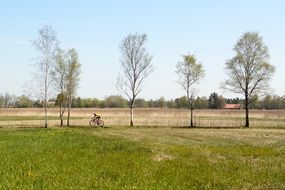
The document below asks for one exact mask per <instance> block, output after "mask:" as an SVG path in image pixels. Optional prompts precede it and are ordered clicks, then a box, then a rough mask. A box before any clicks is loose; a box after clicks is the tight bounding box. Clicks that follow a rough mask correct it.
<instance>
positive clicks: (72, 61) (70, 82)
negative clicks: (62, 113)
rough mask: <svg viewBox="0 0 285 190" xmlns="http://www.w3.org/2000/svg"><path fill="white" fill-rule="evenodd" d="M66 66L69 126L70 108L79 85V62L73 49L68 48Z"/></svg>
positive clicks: (68, 118)
mask: <svg viewBox="0 0 285 190" xmlns="http://www.w3.org/2000/svg"><path fill="white" fill-rule="evenodd" d="M67 57H68V58H67V67H66V69H67V70H66V77H65V80H66V100H67V106H68V113H67V114H68V115H67V126H69V120H70V109H71V104H72V100H73V98H74V95H75V94H76V90H77V88H78V85H79V75H80V72H81V69H80V68H81V64H80V62H79V58H78V54H77V51H76V50H75V49H70V50H69V51H68V55H67Z"/></svg>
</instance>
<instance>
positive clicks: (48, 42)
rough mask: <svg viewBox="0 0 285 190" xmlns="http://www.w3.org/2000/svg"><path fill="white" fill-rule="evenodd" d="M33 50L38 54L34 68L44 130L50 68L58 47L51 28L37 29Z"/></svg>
mask: <svg viewBox="0 0 285 190" xmlns="http://www.w3.org/2000/svg"><path fill="white" fill-rule="evenodd" d="M33 45H34V47H35V50H36V51H37V52H38V53H39V56H38V57H37V62H36V66H37V69H38V72H37V78H38V80H37V81H38V82H39V86H40V88H39V90H40V96H41V98H42V99H43V104H44V109H45V128H47V126H48V124H47V107H48V96H49V88H50V86H51V84H52V79H53V77H52V68H53V66H54V61H55V59H54V58H55V51H56V49H57V46H58V40H57V38H56V33H55V31H54V30H53V29H52V27H51V26H48V25H45V26H43V27H42V28H40V29H39V37H38V39H36V40H35V41H33Z"/></svg>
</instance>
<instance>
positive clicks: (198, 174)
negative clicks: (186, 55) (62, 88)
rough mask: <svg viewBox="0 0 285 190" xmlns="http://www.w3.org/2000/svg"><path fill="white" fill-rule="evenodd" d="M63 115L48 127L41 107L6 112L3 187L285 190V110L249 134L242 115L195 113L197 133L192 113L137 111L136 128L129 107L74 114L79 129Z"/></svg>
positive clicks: (269, 114) (255, 119) (0, 164)
mask: <svg viewBox="0 0 285 190" xmlns="http://www.w3.org/2000/svg"><path fill="white" fill-rule="evenodd" d="M57 111H58V110H57V109H50V110H49V124H50V126H49V128H47V129H45V128H42V126H43V125H42V122H43V121H42V119H43V112H42V110H41V109H0V152H1V154H0V189H187V190H188V189H190V190H191V189H260V190H261V189H262V190H263V189H268V190H269V189H270V190H271V189H285V164H284V163H285V130H284V126H285V125H284V124H283V122H284V119H285V118H284V117H285V115H284V111H254V112H252V114H251V117H252V118H251V119H252V123H254V124H255V125H254V126H253V127H251V128H249V129H244V128H241V126H242V125H241V124H242V121H243V111H242V110H232V111H227V110H195V114H196V116H195V122H200V124H201V125H200V127H196V128H192V129H190V128H187V127H186V126H187V125H188V123H189V121H188V120H189V119H188V116H189V115H188V114H189V113H188V110H171V109H137V110H136V112H135V114H136V115H135V122H136V125H137V126H135V127H128V126H126V125H127V124H128V113H129V112H128V110H127V109H73V110H72V118H71V119H72V120H71V121H72V122H71V124H72V126H71V127H58V123H59V120H58V116H57ZM93 112H97V113H99V114H100V115H101V116H102V118H103V119H104V120H105V124H106V126H105V127H104V128H101V127H90V126H88V121H89V120H90V118H91V117H92V113H93ZM201 122H204V123H201ZM223 122H225V123H226V124H225V125H219V123H223ZM260 122H262V123H263V125H260V126H258V123H260ZM266 122H267V123H266ZM196 124H197V123H196ZM202 124H203V125H202Z"/></svg>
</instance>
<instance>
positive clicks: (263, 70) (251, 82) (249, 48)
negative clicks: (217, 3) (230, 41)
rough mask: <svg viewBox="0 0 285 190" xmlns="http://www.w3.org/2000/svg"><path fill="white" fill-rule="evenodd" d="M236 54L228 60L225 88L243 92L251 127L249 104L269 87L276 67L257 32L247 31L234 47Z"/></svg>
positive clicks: (247, 125)
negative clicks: (255, 96) (270, 62)
mask: <svg viewBox="0 0 285 190" xmlns="http://www.w3.org/2000/svg"><path fill="white" fill-rule="evenodd" d="M233 50H234V52H235V56H234V57H233V58H232V59H230V60H228V61H227V62H226V67H225V70H226V73H227V74H228V79H226V80H225V82H224V84H223V88H225V89H226V90H229V91H231V92H234V93H238V94H242V95H243V96H244V100H245V127H249V104H250V99H251V97H252V96H253V95H254V94H258V93H261V92H264V90H267V89H269V85H268V82H269V80H270V79H271V77H272V75H273V73H274V71H275V68H274V66H273V65H271V64H269V58H270V56H269V53H268V48H267V47H266V46H265V44H264V42H263V39H262V37H261V36H259V34H258V33H256V32H246V33H244V34H243V35H242V36H241V38H240V39H239V40H238V41H237V43H236V44H235V46H234V48H233Z"/></svg>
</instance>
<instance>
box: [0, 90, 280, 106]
mask: <svg viewBox="0 0 285 190" xmlns="http://www.w3.org/2000/svg"><path fill="white" fill-rule="evenodd" d="M225 104H240V105H241V108H243V107H244V106H243V104H244V101H243V100H242V99H239V98H232V99H226V98H224V97H223V96H219V95H218V94H217V93H212V94H211V95H210V96H209V97H197V98H196V100H195V105H194V106H195V108H196V109H223V108H224V105H225ZM58 105H59V104H58V101H57V99H56V98H55V99H50V100H49V107H57V106H58ZM188 106H189V104H188V100H187V98H186V96H182V97H179V98H176V99H171V100H166V99H165V98H164V97H161V98H159V99H154V100H152V99H150V100H145V99H141V98H138V99H136V101H135V107H137V108H178V109H179V108H188ZM0 107H1V108H41V107H43V103H42V102H41V101H40V100H32V99H30V98H28V97H27V96H24V95H23V96H15V95H11V94H9V93H5V94H1V93H0ZM72 107H73V108H128V100H126V99H125V98H123V97H122V96H118V95H111V96H108V97H106V98H104V99H103V100H100V99H98V98H80V97H76V98H74V99H73V101H72ZM250 109H285V96H276V95H274V96H270V95H267V96H266V97H264V98H262V99H259V98H258V96H254V97H253V98H252V99H251V103H250Z"/></svg>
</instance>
